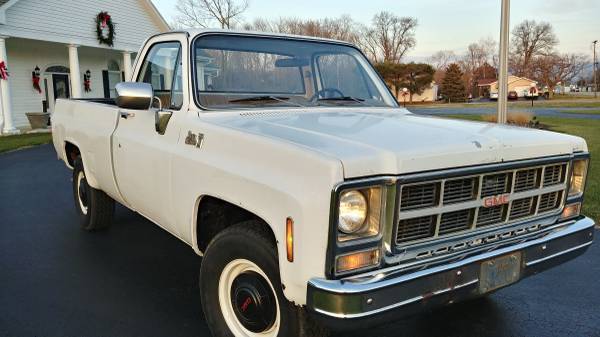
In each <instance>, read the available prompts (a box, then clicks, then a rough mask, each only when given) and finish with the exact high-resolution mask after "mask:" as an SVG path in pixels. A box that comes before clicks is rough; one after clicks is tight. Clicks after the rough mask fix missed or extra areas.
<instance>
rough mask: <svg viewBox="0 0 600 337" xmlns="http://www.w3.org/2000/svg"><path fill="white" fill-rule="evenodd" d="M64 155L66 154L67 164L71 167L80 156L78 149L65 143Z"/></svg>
mask: <svg viewBox="0 0 600 337" xmlns="http://www.w3.org/2000/svg"><path fill="white" fill-rule="evenodd" d="M65 153H66V154H67V162H68V163H69V166H71V167H73V166H74V162H75V159H77V157H79V156H80V155H81V152H80V151H79V148H78V147H77V146H75V145H74V144H72V143H69V142H65Z"/></svg>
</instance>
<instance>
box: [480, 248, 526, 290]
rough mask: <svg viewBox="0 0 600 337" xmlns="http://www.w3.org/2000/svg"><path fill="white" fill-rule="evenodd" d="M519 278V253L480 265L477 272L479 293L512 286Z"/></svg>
mask: <svg viewBox="0 0 600 337" xmlns="http://www.w3.org/2000/svg"><path fill="white" fill-rule="evenodd" d="M520 277H521V252H516V253H512V254H509V255H504V256H501V257H497V258H494V259H491V260H487V261H485V262H483V263H482V264H481V269H480V272H479V293H481V294H485V293H488V292H490V291H494V290H496V289H499V288H502V287H505V286H507V285H509V284H513V283H515V282H517V281H518V280H519V278H520Z"/></svg>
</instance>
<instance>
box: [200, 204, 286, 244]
mask: <svg viewBox="0 0 600 337" xmlns="http://www.w3.org/2000/svg"><path fill="white" fill-rule="evenodd" d="M248 220H258V221H260V222H261V223H263V224H264V225H265V227H266V228H267V229H268V231H269V232H270V234H271V235H272V239H273V242H276V241H275V234H273V231H272V230H271V228H270V227H269V226H268V225H267V223H266V222H265V221H264V220H263V219H261V218H260V217H259V216H257V215H255V214H253V213H251V212H249V211H247V210H245V209H243V208H241V207H239V206H236V205H234V204H232V203H229V202H227V201H224V200H221V199H218V198H214V197H211V196H204V197H202V199H201V200H200V205H199V206H198V215H197V219H196V241H197V242H196V243H197V244H198V248H199V249H200V251H203V252H204V251H206V247H208V244H209V243H210V242H211V241H212V239H213V238H214V237H215V236H216V235H217V234H218V233H219V232H221V231H222V230H224V229H225V228H227V227H229V226H231V225H235V224H237V223H239V222H242V221H248Z"/></svg>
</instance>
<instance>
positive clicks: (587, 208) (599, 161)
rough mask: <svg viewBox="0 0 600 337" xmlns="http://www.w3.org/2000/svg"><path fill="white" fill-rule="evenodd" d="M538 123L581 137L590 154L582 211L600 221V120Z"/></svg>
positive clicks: (542, 120)
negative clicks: (585, 142)
mask: <svg viewBox="0 0 600 337" xmlns="http://www.w3.org/2000/svg"><path fill="white" fill-rule="evenodd" d="M445 117H452V118H461V119H469V120H482V117H481V116H477V115H451V116H445ZM538 119H539V120H540V123H542V124H544V125H547V126H548V127H549V128H550V130H551V131H557V132H564V133H568V134H571V135H576V136H580V137H583V138H584V139H585V140H586V141H587V144H588V148H589V151H590V154H591V163H590V172H589V174H588V180H587V186H586V192H585V202H584V206H583V213H584V214H585V215H587V216H589V217H591V218H593V219H594V220H596V223H600V120H591V119H575V118H559V117H544V116H542V117H538Z"/></svg>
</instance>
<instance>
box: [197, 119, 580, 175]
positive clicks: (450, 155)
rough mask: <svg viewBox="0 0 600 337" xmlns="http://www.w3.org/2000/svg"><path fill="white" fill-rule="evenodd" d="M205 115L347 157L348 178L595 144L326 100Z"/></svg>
mask: <svg viewBox="0 0 600 337" xmlns="http://www.w3.org/2000/svg"><path fill="white" fill-rule="evenodd" d="M207 115H210V116H207ZM204 116H206V117H207V118H206V120H207V121H212V122H213V123H216V124H219V125H221V126H224V127H229V128H235V129H238V130H241V131H244V132H250V133H254V134H258V135H262V136H265V137H270V138H273V139H278V140H282V141H285V142H288V143H293V144H295V145H298V146H301V147H304V148H309V149H311V150H313V151H317V152H319V153H322V154H323V155H327V156H330V157H335V158H337V159H339V160H340V161H341V162H342V165H343V168H344V176H345V178H354V177H365V176H373V175H384V174H391V175H396V174H403V173H411V172H422V171H428V170H435V169H443V168H451V167H461V166H470V165H480V164H488V163H497V162H503V161H512V160H519V159H527V158H537V157H545V156H552V155H560V154H571V153H573V152H578V151H587V146H586V143H585V141H584V140H583V139H582V138H579V137H575V136H570V135H565V134H560V133H556V132H549V131H542V130H537V129H529V128H523V127H515V126H507V125H498V124H491V123H483V122H470V121H461V120H455V119H447V118H436V117H430V116H422V115H415V114H412V113H410V112H408V111H407V110H406V109H399V108H397V109H382V108H372V109H360V108H345V109H344V108H319V109H316V110H304V109H303V110H283V111H275V110H271V111H261V112H235V113H234V112H231V113H214V114H212V113H211V114H205V115H204ZM203 119H204V118H203Z"/></svg>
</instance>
